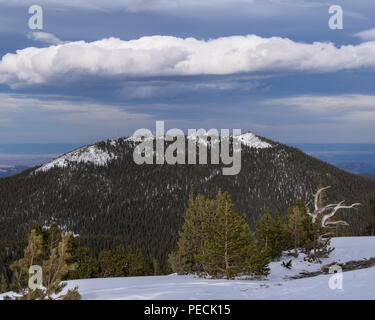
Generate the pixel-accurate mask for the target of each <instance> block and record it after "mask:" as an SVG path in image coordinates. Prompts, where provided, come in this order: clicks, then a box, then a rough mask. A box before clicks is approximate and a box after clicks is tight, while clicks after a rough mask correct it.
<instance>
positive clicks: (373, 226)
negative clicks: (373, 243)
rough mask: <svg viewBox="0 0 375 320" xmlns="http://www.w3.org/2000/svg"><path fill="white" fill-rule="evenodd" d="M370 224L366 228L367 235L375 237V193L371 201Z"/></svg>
mask: <svg viewBox="0 0 375 320" xmlns="http://www.w3.org/2000/svg"><path fill="white" fill-rule="evenodd" d="M369 205H370V207H369V211H368V224H367V227H366V230H367V234H369V235H370V236H375V192H374V193H373V195H372V197H371V199H370V200H369Z"/></svg>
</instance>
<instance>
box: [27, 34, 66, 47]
mask: <svg viewBox="0 0 375 320" xmlns="http://www.w3.org/2000/svg"><path fill="white" fill-rule="evenodd" d="M27 37H28V38H29V39H31V40H33V41H39V42H43V43H47V44H52V45H57V44H63V43H64V42H63V41H62V40H60V39H59V38H58V37H56V36H55V35H53V34H52V33H48V32H29V33H28V34H27Z"/></svg>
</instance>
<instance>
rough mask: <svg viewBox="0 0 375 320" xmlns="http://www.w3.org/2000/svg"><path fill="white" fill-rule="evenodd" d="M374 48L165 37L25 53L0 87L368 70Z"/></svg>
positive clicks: (374, 62)
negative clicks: (88, 81)
mask: <svg viewBox="0 0 375 320" xmlns="http://www.w3.org/2000/svg"><path fill="white" fill-rule="evenodd" d="M374 67H375V42H365V43H361V44H359V45H356V46H353V45H346V46H341V47H339V48H338V47H335V45H334V44H332V43H322V42H314V43H312V44H307V43H299V42H294V41H292V40H290V39H287V38H279V37H272V38H262V37H259V36H256V35H247V36H230V37H222V38H217V39H213V40H208V41H204V40H197V39H194V38H186V39H182V38H177V37H170V36H151V37H142V38H140V39H137V40H131V41H123V40H120V39H117V38H108V39H103V40H99V41H94V42H85V41H77V42H69V43H64V44H60V45H56V46H50V47H48V48H35V47H29V48H25V49H22V50H18V51H17V52H16V53H8V54H6V55H5V56H3V57H2V59H1V61H0V83H5V84H9V85H10V86H13V87H17V86H25V85H37V84H63V83H69V82H72V81H77V80H79V81H82V80H83V79H84V78H85V77H90V78H92V77H94V78H102V79H105V80H106V81H108V78H109V79H113V80H116V81H120V80H126V79H130V78H133V79H134V78H145V77H146V78H147V77H155V76H188V75H231V74H240V73H247V74H254V75H255V74H262V75H264V74H274V73H280V72H308V73H315V72H334V71H339V70H350V69H360V68H366V69H367V70H374Z"/></svg>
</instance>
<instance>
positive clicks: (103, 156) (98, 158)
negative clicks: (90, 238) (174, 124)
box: [35, 132, 272, 172]
mask: <svg viewBox="0 0 375 320" xmlns="http://www.w3.org/2000/svg"><path fill="white" fill-rule="evenodd" d="M207 136H208V134H205V135H203V136H202V135H199V134H192V135H188V136H187V138H188V139H193V140H195V141H197V142H198V143H202V144H205V145H207V144H208V142H207ZM156 138H158V137H156ZM233 138H234V139H239V140H240V141H241V143H242V145H244V146H247V147H250V148H255V149H266V148H272V145H271V144H269V143H268V142H265V141H263V140H261V139H260V138H258V137H257V136H256V135H255V134H254V133H252V132H247V133H244V134H241V135H236V136H233ZM122 139H123V140H124V141H128V142H132V143H139V142H142V141H144V140H145V139H146V140H153V139H155V136H152V135H151V136H150V135H149V136H146V138H145V136H142V135H132V136H130V137H127V138H114V139H111V140H108V142H109V144H110V145H111V146H113V147H116V146H117V145H118V143H119V141H120V140H122ZM116 158H117V156H116V155H115V154H113V153H110V152H107V151H104V150H102V149H100V148H99V147H98V146H97V145H95V144H94V145H90V146H85V147H81V148H78V149H76V150H73V151H71V152H68V153H66V154H63V155H61V156H60V157H58V158H56V159H54V160H52V161H51V162H49V163H47V164H44V165H42V166H41V167H40V168H38V169H36V170H35V172H46V171H48V170H50V169H52V168H55V167H57V168H65V167H67V166H68V164H69V163H72V162H73V163H74V162H75V163H91V164H94V165H97V166H105V165H107V164H108V162H109V161H111V160H114V159H116Z"/></svg>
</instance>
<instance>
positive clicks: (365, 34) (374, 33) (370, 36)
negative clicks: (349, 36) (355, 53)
mask: <svg viewBox="0 0 375 320" xmlns="http://www.w3.org/2000/svg"><path fill="white" fill-rule="evenodd" d="M354 36H355V37H358V38H360V39H362V40H365V41H373V40H375V28H374V29H369V30H364V31H361V32H358V33H356V34H355V35H354Z"/></svg>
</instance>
